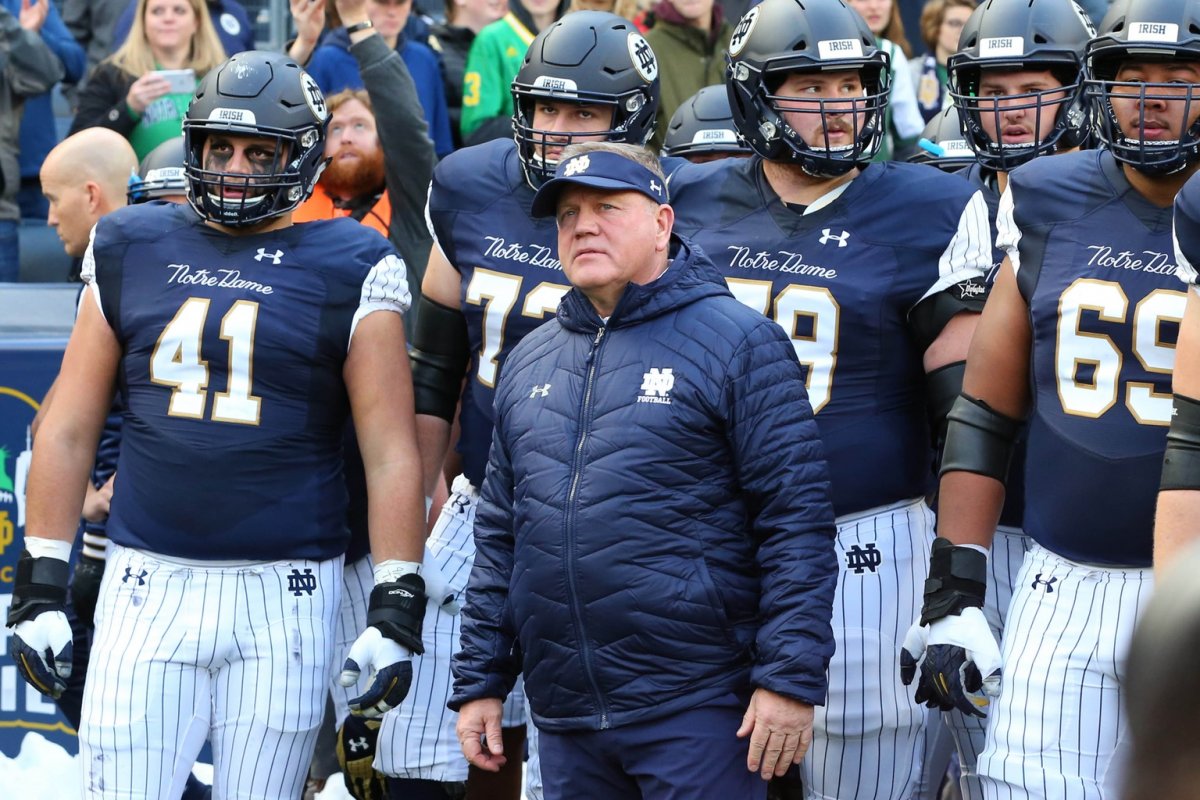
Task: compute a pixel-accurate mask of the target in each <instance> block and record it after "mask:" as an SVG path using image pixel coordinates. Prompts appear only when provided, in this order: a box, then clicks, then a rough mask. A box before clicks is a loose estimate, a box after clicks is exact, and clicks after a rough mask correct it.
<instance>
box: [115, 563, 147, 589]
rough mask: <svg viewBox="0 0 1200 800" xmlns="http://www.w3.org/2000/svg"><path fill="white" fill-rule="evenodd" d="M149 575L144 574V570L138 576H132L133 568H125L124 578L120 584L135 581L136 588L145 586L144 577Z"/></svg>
mask: <svg viewBox="0 0 1200 800" xmlns="http://www.w3.org/2000/svg"><path fill="white" fill-rule="evenodd" d="M149 574H150V573H148V572H146V570H142V571H141V572H139V573H138V574H136V575H134V574H133V568H132V567H126V568H125V575H124V577H122V578H121V583H129V582H130V581H137V585H138V586H145V585H146V576H147V575H149Z"/></svg>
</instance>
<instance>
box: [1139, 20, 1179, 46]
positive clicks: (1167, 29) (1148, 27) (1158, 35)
mask: <svg viewBox="0 0 1200 800" xmlns="http://www.w3.org/2000/svg"><path fill="white" fill-rule="evenodd" d="M1129 41H1131V42H1177V41H1179V26H1178V25H1176V24H1175V23H1174V22H1134V23H1132V24H1131V25H1130V26H1129Z"/></svg>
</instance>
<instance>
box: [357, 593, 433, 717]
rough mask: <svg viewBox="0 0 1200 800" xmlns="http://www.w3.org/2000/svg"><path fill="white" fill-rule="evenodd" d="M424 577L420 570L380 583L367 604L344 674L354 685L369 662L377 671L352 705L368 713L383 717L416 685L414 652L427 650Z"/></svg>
mask: <svg viewBox="0 0 1200 800" xmlns="http://www.w3.org/2000/svg"><path fill="white" fill-rule="evenodd" d="M425 603H426V598H425V582H424V581H423V580H422V579H421V576H419V575H417V574H415V573H409V574H407V575H402V576H400V577H399V578H398V579H396V580H394V581H389V582H387V583H381V584H378V585H377V586H376V587H375V588H374V589H373V590H371V599H370V600H369V601H368V604H367V625H368V627H367V629H366V630H365V631H363V633H362V635H361V636H359V637H358V639H357V640H356V641H355V642H354V645H353V646H352V647H351V648H350V653H349V655H348V657H347V658H346V663H345V664H344V665H343V666H342V674H341V675H340V676H339V677H338V680H339V681H340V682H341V684H342V686H353V685H354V684H355V683H356V682H357V681H358V677H359V675H361V674H362V670H363V668H364V667H366V668H368V669H369V670H370V672H369V673H368V674H372V675H374V678H373V680H372V682H371V685H370V686H369V687H368V688H367V691H366V692H365V693H363V694H362V695H360V696H358V697H356V698H354V699H353V700H351V701H350V710H351V711H352V712H353V713H355V714H361V715H362V716H364V717H369V718H376V717H381V716H383V715H384V714H385V713H387V712H388V711H390V710H391V709H393V708H395V707H396V706H398V705H400V703H401V701H403V700H404V697H405V696H406V695H407V694H408V688H409V686H411V685H412V675H413V669H412V657H413V653H424V652H425V646H424V645H423V644H422V643H421V623H422V622H423V620H424V619H425Z"/></svg>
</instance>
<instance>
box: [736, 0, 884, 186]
mask: <svg viewBox="0 0 1200 800" xmlns="http://www.w3.org/2000/svg"><path fill="white" fill-rule="evenodd" d="M832 70H857V71H858V73H859V75H860V79H861V81H862V84H863V94H862V96H860V97H855V98H837V99H833V98H828V99H818V98H814V99H813V100H812V101H810V103H811V105H812V106H813V108H812V109H811V110H802V111H801V110H795V109H794V108H789V107H787V106H793V105H794V103H795V98H790V97H780V96H778V95H777V94H776V91H777V90H778V88H779V86H780V84H782V83H783V81H784V80H786V78H787V76H788V74H789V73H792V72H829V71H832ZM726 86H727V88H728V91H729V105H730V108H731V109H732V111H733V119H734V122H735V123H737V128H738V131H739V132H740V133H741V134H742V138H743V139H745V140H746V143H747V144H749V145H750V147H751V148H752V149H753V150H754V152H756V153H758V154H759V155H761V156H762V157H763V158H765V159H768V160H770V161H783V162H791V163H794V164H799V165H800V166H801V167H802V168H803V169H804V170H805V171H806V172H808V173H809V174H812V175H817V176H823V177H834V176H837V175H844V174H846V173H847V172H849V171H850V170H851V169H853V168H854V167H856V166H860V165H863V164H866V163H867V162H868V161H870V160H871V159H872V158H873V157H874V156H875V154H876V153H877V152H878V151H879V147H880V145H881V144H882V143H883V134H884V113H885V111H886V110H887V104H888V92H889V91H890V89H891V71H890V65H889V60H888V57H887V54H886V53H884V52H883V51H882V50H880V49H879V48H877V47H876V46H875V36H874V34H872V33H871V29H870V28H868V27H867V23H866V22H865V21H863V18H862V17H860V16H859V15H858V12H856V11H854V10H853V9H852V8H850V7H849V6H847V5H845V4H844V3H843V2H842V0H764V2H762V3H761V4H759V5H757V6H755V7H754V8H751V9H750V10H749V11H747V12H746V15H745V16H743V17H742V19H741V21H740V22H739V23H738V25H737V27H736V28H735V29H734V31H733V36H731V37H730V39H729V66H728V69H727V75H726ZM780 102H783V103H784V104H785V110H786V112H787V113H789V114H795V113H806V114H820V115H821V119H822V123H824V121H825V119H826V118H827V117H842V118H848V119H850V120H852V123H853V127H852V131H851V133H852V135H851V140H852V141H851V143H850V144H849V145H845V146H840V147H814V146H811V145H809V144H808V143H807V142H805V141H804V139H803V138H802V137H801V136H800V135H799V134H798V133H797V132H796V131H795V130H793V129H792V127H791V126H790V125H789V124H788V122H787V119H786V118H785V116H784V112H783V111H781V110H780V105H779V104H780ZM860 117H861V120H862V121H861V123H860V121H859V120H860ZM826 141H827V142H828V140H826Z"/></svg>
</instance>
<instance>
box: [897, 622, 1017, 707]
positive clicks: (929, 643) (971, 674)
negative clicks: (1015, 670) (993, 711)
mask: <svg viewBox="0 0 1200 800" xmlns="http://www.w3.org/2000/svg"><path fill="white" fill-rule="evenodd" d="M918 666H919V667H920V670H921V676H920V679H919V680H918V681H917V691H916V695H915V699H916V701H917V702H918V703H924V704H925V705H926V706H927V707H929V708H940V709H941V710H943V711H951V710H954V709H958V710H959V711H961V712H963V713H964V714H967V715H969V716H974V717H985V716H987V713H986V712H987V708H988V706H989V705H990V703H991V699H992V698H994V697H997V696H999V694H1000V648H999V647H998V646H997V644H996V637H995V636H993V635H992V629H991V627H990V626H989V625H988V623H987V619H985V618H984V616H983V612H982V611H980V610H979V609H978V608H964V609H963V610H962V612H961V613H960V614H957V615H951V616H947V617H942V618H941V619H938V620H934V621H933V622H931V623H930V624H929V625H921V624H920V623H919V622H915V623H913V625H912V627H911V628H909V629H908V634H907V635H906V636H905V637H904V646H903V647H902V648H901V650H900V680H902V681H904V685H905V686H907V685H909V684H911V683H912V681H913V678H914V677H915V676H916V671H917V667H918Z"/></svg>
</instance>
